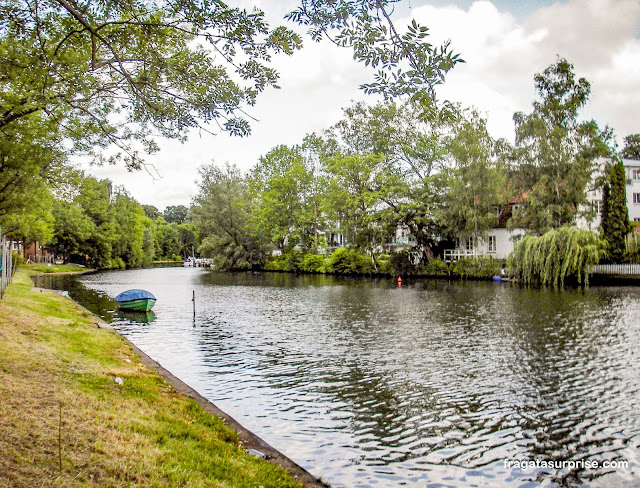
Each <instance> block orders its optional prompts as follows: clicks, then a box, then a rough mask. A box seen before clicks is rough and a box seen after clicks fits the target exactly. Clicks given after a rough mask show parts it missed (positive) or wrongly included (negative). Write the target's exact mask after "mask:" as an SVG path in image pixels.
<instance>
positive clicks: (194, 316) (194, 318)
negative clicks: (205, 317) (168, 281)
mask: <svg viewBox="0 0 640 488" xmlns="http://www.w3.org/2000/svg"><path fill="white" fill-rule="evenodd" d="M191 301H192V302H193V326H194V327H195V326H196V291H195V290H193V298H192V299H191Z"/></svg>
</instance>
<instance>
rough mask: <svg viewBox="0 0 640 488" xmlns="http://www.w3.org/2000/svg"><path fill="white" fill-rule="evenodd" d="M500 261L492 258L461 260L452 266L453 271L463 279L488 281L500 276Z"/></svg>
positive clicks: (475, 257) (481, 257) (474, 257)
mask: <svg viewBox="0 0 640 488" xmlns="http://www.w3.org/2000/svg"><path fill="white" fill-rule="evenodd" d="M500 269H501V265H500V261H498V260H497V259H494V258H492V257H491V256H473V257H467V258H461V259H459V260H458V261H456V262H455V263H453V264H452V266H451V271H452V272H453V273H454V274H456V275H458V276H460V277H461V278H472V279H488V278H491V277H493V276H496V275H499V274H500Z"/></svg>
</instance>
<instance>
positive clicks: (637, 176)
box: [631, 168, 640, 180]
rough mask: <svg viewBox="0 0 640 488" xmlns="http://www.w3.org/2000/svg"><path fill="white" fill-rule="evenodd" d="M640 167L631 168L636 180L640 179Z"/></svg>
mask: <svg viewBox="0 0 640 488" xmlns="http://www.w3.org/2000/svg"><path fill="white" fill-rule="evenodd" d="M639 169H640V168H631V174H632V177H633V179H634V180H640V174H638V170H639Z"/></svg>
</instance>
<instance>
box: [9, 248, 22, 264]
mask: <svg viewBox="0 0 640 488" xmlns="http://www.w3.org/2000/svg"><path fill="white" fill-rule="evenodd" d="M11 254H12V260H13V267H14V268H17V267H18V266H22V265H23V264H24V256H23V255H22V253H21V252H18V251H11Z"/></svg>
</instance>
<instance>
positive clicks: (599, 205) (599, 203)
mask: <svg viewBox="0 0 640 488" xmlns="http://www.w3.org/2000/svg"><path fill="white" fill-rule="evenodd" d="M591 205H592V206H593V210H594V212H595V213H597V214H600V211H601V210H602V200H594V201H593V202H591Z"/></svg>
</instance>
